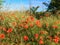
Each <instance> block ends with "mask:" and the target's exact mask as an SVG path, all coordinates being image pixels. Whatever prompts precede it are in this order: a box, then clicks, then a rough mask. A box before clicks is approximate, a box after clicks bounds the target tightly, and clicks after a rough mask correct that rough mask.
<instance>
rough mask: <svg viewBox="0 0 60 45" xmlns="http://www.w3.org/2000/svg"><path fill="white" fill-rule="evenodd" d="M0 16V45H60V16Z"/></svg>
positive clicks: (14, 13) (18, 14) (3, 13)
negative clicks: (38, 17) (37, 17)
mask: <svg viewBox="0 0 60 45" xmlns="http://www.w3.org/2000/svg"><path fill="white" fill-rule="evenodd" d="M0 14H1V15H0V45H60V15H56V16H53V15H50V16H48V15H47V14H46V15H45V16H40V19H39V20H38V19H36V18H35V17H34V16H33V15H29V14H26V13H21V12H2V13H0Z"/></svg>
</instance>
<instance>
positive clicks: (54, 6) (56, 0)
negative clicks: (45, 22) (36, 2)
mask: <svg viewBox="0 0 60 45" xmlns="http://www.w3.org/2000/svg"><path fill="white" fill-rule="evenodd" d="M43 4H44V5H46V6H48V9H47V11H52V12H53V13H55V11H56V10H60V0H51V2H50V4H49V5H48V4H47V3H45V2H44V3H43Z"/></svg>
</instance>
